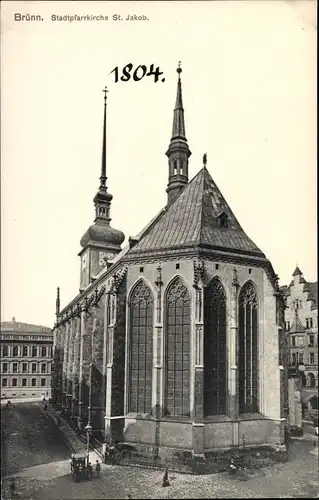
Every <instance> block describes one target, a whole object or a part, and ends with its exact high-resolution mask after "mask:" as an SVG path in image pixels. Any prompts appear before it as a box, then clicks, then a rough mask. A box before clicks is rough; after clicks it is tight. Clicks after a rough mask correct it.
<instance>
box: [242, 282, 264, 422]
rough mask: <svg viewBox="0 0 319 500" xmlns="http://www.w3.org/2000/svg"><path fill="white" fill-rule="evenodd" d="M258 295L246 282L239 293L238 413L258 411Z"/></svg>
mask: <svg viewBox="0 0 319 500" xmlns="http://www.w3.org/2000/svg"><path fill="white" fill-rule="evenodd" d="M258 309H259V306H258V297H257V292H256V288H255V286H254V285H253V284H252V283H251V282H248V283H246V285H244V286H243V288H242V290H241V292H240V295H239V335H238V338H239V359H238V371H239V390H238V392H239V413H257V412H258V330H259V328H258V322H259V311H258Z"/></svg>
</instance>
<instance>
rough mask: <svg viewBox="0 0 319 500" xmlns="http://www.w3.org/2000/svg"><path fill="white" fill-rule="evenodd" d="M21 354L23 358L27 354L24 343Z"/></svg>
mask: <svg viewBox="0 0 319 500" xmlns="http://www.w3.org/2000/svg"><path fill="white" fill-rule="evenodd" d="M22 356H23V357H25V358H26V357H27V356H28V348H27V346H26V345H25V346H23V351H22Z"/></svg>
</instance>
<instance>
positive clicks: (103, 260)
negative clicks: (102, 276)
mask: <svg viewBox="0 0 319 500" xmlns="http://www.w3.org/2000/svg"><path fill="white" fill-rule="evenodd" d="M99 257H100V258H99V264H100V266H106V264H107V262H108V261H110V260H113V259H114V257H115V254H114V253H111V252H100V255H99Z"/></svg>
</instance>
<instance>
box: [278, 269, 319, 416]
mask: <svg viewBox="0 0 319 500" xmlns="http://www.w3.org/2000/svg"><path fill="white" fill-rule="evenodd" d="M281 288H282V291H283V292H284V294H285V296H286V306H287V307H286V310H285V332H286V335H287V340H288V342H287V347H288V359H289V362H290V364H292V365H298V364H304V365H305V371H304V372H303V373H302V374H301V375H300V376H301V380H302V390H301V398H302V403H303V408H304V411H305V410H306V411H308V412H310V413H311V411H314V412H318V283H317V282H316V283H310V282H308V281H306V280H305V278H304V277H303V274H302V272H301V271H300V269H299V267H296V269H295V271H294V273H293V280H292V281H291V283H290V285H289V286H284V287H281Z"/></svg>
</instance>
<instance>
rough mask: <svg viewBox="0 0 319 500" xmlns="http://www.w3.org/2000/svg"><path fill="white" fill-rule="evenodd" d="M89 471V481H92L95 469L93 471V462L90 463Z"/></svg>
mask: <svg viewBox="0 0 319 500" xmlns="http://www.w3.org/2000/svg"><path fill="white" fill-rule="evenodd" d="M88 469H89V479H91V478H92V474H93V469H92V464H91V462H89V466H88Z"/></svg>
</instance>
